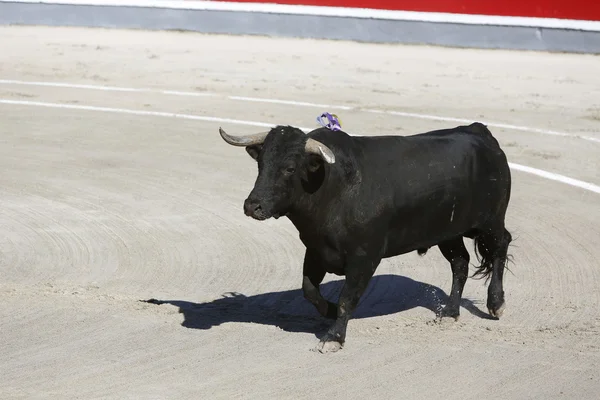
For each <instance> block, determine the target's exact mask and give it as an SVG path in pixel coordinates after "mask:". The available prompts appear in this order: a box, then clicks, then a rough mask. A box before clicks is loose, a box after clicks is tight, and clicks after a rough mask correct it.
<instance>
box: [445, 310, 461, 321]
mask: <svg viewBox="0 0 600 400" xmlns="http://www.w3.org/2000/svg"><path fill="white" fill-rule="evenodd" d="M441 318H452V319H454V320H455V321H458V319H459V318H460V311H459V309H458V308H455V307H449V306H445V307H444V308H442V311H441V312H440V319H441Z"/></svg>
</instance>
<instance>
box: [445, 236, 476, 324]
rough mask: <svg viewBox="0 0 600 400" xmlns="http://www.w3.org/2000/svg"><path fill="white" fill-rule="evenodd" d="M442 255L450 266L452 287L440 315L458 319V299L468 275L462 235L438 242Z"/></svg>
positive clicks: (467, 260)
mask: <svg viewBox="0 0 600 400" xmlns="http://www.w3.org/2000/svg"><path fill="white" fill-rule="evenodd" d="M438 247H439V249H440V251H441V252H442V255H443V256H444V257H445V258H446V260H448V261H449V262H450V266H451V268H452V289H451V291H450V298H449V299H448V304H446V305H445V306H444V308H443V309H442V313H441V314H442V317H451V318H454V319H455V320H458V317H459V316H460V300H461V298H462V293H463V289H464V287H465V283H466V282H467V277H468V275H469V252H468V251H467V249H466V248H465V244H464V242H463V238H462V236H459V237H457V238H454V239H450V240H447V241H445V242H442V243H440V244H438Z"/></svg>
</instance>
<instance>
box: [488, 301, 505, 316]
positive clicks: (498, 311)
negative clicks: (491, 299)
mask: <svg viewBox="0 0 600 400" xmlns="http://www.w3.org/2000/svg"><path fill="white" fill-rule="evenodd" d="M505 308H506V303H505V302H502V304H500V306H498V307H488V311H489V313H490V315H491V316H492V317H494V318H498V319H500V317H501V316H502V313H504V309H505Z"/></svg>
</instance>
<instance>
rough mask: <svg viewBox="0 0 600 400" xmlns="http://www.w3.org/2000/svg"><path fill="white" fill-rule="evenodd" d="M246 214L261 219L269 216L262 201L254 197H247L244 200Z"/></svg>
mask: <svg viewBox="0 0 600 400" xmlns="http://www.w3.org/2000/svg"><path fill="white" fill-rule="evenodd" d="M244 214H246V215H247V216H248V217H252V218H254V219H257V220H259V221H260V220H263V219H267V218H268V215H267V214H266V213H265V212H264V210H263V208H262V206H261V204H260V202H259V201H258V200H256V199H252V198H247V199H246V200H245V201H244Z"/></svg>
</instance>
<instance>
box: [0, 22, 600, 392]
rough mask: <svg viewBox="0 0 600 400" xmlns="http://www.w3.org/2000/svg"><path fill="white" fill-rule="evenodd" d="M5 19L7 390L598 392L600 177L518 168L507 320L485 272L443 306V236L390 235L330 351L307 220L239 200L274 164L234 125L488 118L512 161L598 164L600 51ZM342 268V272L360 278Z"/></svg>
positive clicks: (389, 126)
mask: <svg viewBox="0 0 600 400" xmlns="http://www.w3.org/2000/svg"><path fill="white" fill-rule="evenodd" d="M0 38H2V40H0V79H1V80H2V81H0V140H1V146H0V171H1V173H0V298H1V299H2V307H1V308H0V326H1V328H0V329H1V330H0V360H1V362H0V398H2V399H21V398H23V399H25V398H26V399H30V398H35V399H39V398H53V399H75V398H77V399H96V398H110V399H145V400H148V399H216V398H219V399H233V398H253V399H265V398H272V399H301V398H310V399H313V398H326V399H365V398H368V399H392V398H393V399H439V398H444V399H461V400H466V399H540V400H549V399H578V400H582V399H597V398H598V397H597V396H598V392H599V391H600V374H599V371H600V261H599V260H600V194H598V193H594V192H593V191H591V190H586V189H582V188H578V187H574V186H571V185H569V184H566V183H562V182H558V181H556V180H552V179H548V178H544V177H540V176H537V175H532V174H530V173H526V172H523V171H521V170H515V171H514V172H513V181H514V184H513V194H512V201H511V205H510V207H509V212H508V221H507V223H508V229H509V230H511V232H512V233H513V237H514V238H515V241H514V242H513V244H514V245H513V247H512V249H511V252H512V254H513V256H514V264H513V265H511V266H510V268H511V270H512V274H511V273H507V274H506V281H505V290H506V296H507V309H506V311H505V313H504V316H503V318H502V319H501V320H499V321H494V320H489V319H485V318H484V316H485V312H486V309H485V299H486V286H484V282H483V281H480V280H469V281H468V282H467V285H466V288H465V293H464V296H465V300H464V302H463V306H464V308H463V309H462V310H461V312H462V317H461V319H460V321H459V322H456V323H454V322H443V323H436V322H434V317H435V315H434V313H433V311H432V309H433V308H435V307H436V306H438V305H439V304H440V302H443V301H444V300H445V298H446V294H447V293H448V292H449V290H450V285H451V272H450V267H449V265H448V264H447V263H446V262H445V260H444V259H443V258H442V256H441V255H440V253H439V250H437V249H432V250H431V251H430V253H429V254H428V255H427V256H426V257H424V258H420V257H418V256H417V255H416V254H409V255H406V256H403V257H397V258H394V259H388V260H385V261H384V262H383V263H382V264H381V266H380V267H379V269H378V271H377V273H376V276H375V277H374V279H373V281H372V283H371V285H370V286H369V289H368V290H367V293H366V294H365V296H364V297H363V299H362V303H361V305H360V307H359V310H358V312H357V314H356V318H355V319H353V320H352V321H351V322H350V324H349V328H348V338H347V343H346V346H345V347H344V348H343V349H342V350H341V351H340V352H338V353H335V354H327V355H323V354H319V353H315V352H313V351H310V350H311V349H312V348H313V347H314V346H315V345H316V343H317V341H318V339H317V334H318V332H320V331H321V330H322V329H323V328H324V327H326V326H327V325H326V324H327V323H328V322H323V320H321V319H320V318H318V317H317V314H316V311H314V310H313V309H312V306H311V305H309V304H307V302H306V301H305V300H304V299H303V297H302V294H301V292H300V286H301V280H302V267H301V264H302V256H303V247H302V244H301V243H300V241H299V239H298V235H297V232H296V231H295V230H294V228H293V226H292V225H291V223H289V221H288V220H286V219H280V220H278V221H266V222H257V221H254V220H252V219H250V218H247V217H245V216H244V214H243V212H242V203H243V200H244V199H245V197H246V196H247V194H248V193H249V191H250V190H251V188H252V186H253V183H254V179H255V177H256V166H255V163H254V161H253V160H252V159H251V158H250V157H248V155H247V154H246V152H245V151H244V150H243V149H239V148H234V147H231V146H229V145H227V144H225V143H224V142H223V141H222V139H221V138H220V137H219V134H218V127H219V126H223V127H224V128H225V129H227V130H228V131H230V132H231V133H250V132H253V131H256V130H257V129H262V128H261V126H262V125H263V124H266V125H267V126H268V125H271V124H275V123H289V124H293V125H297V126H301V127H316V122H315V118H316V117H317V115H319V114H320V113H321V112H322V111H325V110H329V111H333V112H336V113H337V114H338V115H339V116H340V118H341V119H342V123H343V126H344V128H346V130H347V131H348V132H349V133H352V134H357V135H361V134H365V135H371V134H400V135H406V134H411V133H416V132H420V131H425V130H430V129H436V128H441V127H451V126H455V125H458V124H460V123H461V120H462V119H464V120H466V121H474V120H483V121H486V122H489V123H490V128H491V129H492V131H493V133H494V134H495V135H496V136H497V138H498V139H499V141H500V142H501V144H502V146H503V147H504V149H505V151H506V152H507V154H508V157H509V160H510V161H511V162H512V163H514V164H515V165H519V166H529V167H534V168H538V169H542V170H545V171H549V172H551V173H554V174H562V175H566V176H569V177H571V178H574V179H578V180H581V181H585V182H588V183H591V184H594V185H600V172H599V171H600V142H599V140H600V96H599V93H600V74H599V71H600V57H595V56H583V55H567V54H540V53H529V52H508V51H480V50H461V49H444V48H433V47H413V46H387V45H368V44H357V43H344V42H318V41H312V40H291V39H281V40H279V39H278V40H275V39H267V38H251V37H224V36H208V35H207V36H204V35H198V34H189V33H176V32H171V33H160V32H152V33H150V32H140V31H137V32H134V31H117V30H113V31H110V30H91V29H56V28H32V27H10V28H6V27H4V28H0ZM26 82H29V83H31V82H35V84H24V83H26ZM49 83H56V84H58V85H54V86H51V85H49ZM78 85H79V86H78ZM81 85H88V86H81ZM126 88H134V89H138V90H129V89H127V90H126ZM142 89H143V90H142ZM260 99H263V100H264V99H267V100H273V101H258V100H260ZM279 100H288V101H291V102H292V103H288V104H286V103H285V102H284V101H279ZM293 102H304V104H293ZM314 103H316V104H317V106H315V105H314ZM326 105H329V106H326ZM330 106H348V107H351V109H344V108H343V107H342V108H334V107H330ZM415 114H417V115H415ZM227 119H231V120H234V121H227ZM252 122H255V124H254V126H253V125H252V124H251V123H252ZM502 124H504V125H502ZM506 125H514V126H512V127H511V126H508V127H507V126H506ZM557 133H561V134H564V135H557ZM550 177H551V178H552V177H554V178H555V176H554V175H551V176H550ZM467 244H468V247H469V250H470V251H471V253H472V254H473V252H472V244H471V242H470V241H467ZM326 282H327V283H326V284H325V285H324V292H325V293H327V294H328V296H329V297H333V296H336V295H337V293H338V290H339V288H340V282H341V279H340V278H338V277H332V276H328V277H327V278H326ZM151 298H154V299H157V300H160V301H164V302H165V303H164V304H161V305H158V304H149V303H144V302H140V301H139V300H144V299H151ZM335 298H336V297H335Z"/></svg>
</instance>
